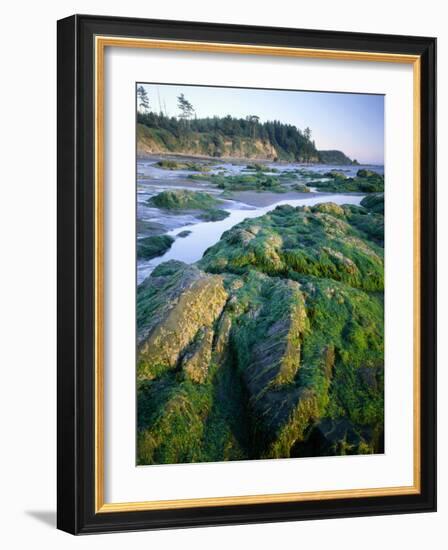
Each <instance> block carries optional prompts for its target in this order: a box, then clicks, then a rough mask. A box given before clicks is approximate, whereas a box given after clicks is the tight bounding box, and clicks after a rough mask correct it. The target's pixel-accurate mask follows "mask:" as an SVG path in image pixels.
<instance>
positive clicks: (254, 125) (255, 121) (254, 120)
mask: <svg viewBox="0 0 448 550" xmlns="http://www.w3.org/2000/svg"><path fill="white" fill-rule="evenodd" d="M246 120H247V121H248V122H249V125H250V127H251V135H252V138H254V139H255V131H256V128H257V124H258V123H259V122H260V117H259V116H257V115H249V116H247V117H246Z"/></svg>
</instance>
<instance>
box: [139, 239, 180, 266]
mask: <svg viewBox="0 0 448 550" xmlns="http://www.w3.org/2000/svg"><path fill="white" fill-rule="evenodd" d="M173 242H174V238H173V237H171V235H153V236H150V237H143V238H142V239H138V241H137V258H138V259H142V260H151V259H152V258H156V257H157V256H162V255H163V254H165V252H166V251H167V250H169V249H170V248H171V245H172V244H173Z"/></svg>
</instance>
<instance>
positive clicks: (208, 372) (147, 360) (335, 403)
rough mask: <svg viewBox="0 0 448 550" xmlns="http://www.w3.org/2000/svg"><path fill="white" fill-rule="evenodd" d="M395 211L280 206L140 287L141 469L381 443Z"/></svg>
mask: <svg viewBox="0 0 448 550" xmlns="http://www.w3.org/2000/svg"><path fill="white" fill-rule="evenodd" d="M381 220H383V221H382V223H384V218H383V216H382V215H381V214H380V213H375V212H372V211H370V210H368V209H367V208H365V207H364V206H353V205H343V206H338V205H335V204H326V205H316V206H313V207H306V208H293V207H291V206H282V207H278V208H277V209H275V210H274V211H272V212H271V213H269V214H267V215H265V216H262V217H260V218H257V219H250V220H245V221H244V222H242V223H240V224H238V225H237V226H235V227H234V228H232V229H231V230H229V231H227V232H226V233H225V234H224V235H223V236H222V238H221V240H220V241H219V243H217V244H216V245H215V246H213V247H211V248H210V249H208V251H207V252H206V254H205V255H204V257H203V259H202V260H201V261H200V262H198V263H197V264H196V265H186V264H183V263H182V262H174V261H171V262H166V263H164V264H161V265H160V266H158V267H157V269H155V270H154V272H153V274H152V275H151V277H149V278H148V279H146V280H145V281H144V283H143V284H142V285H140V287H139V289H138V295H137V324H138V358H139V363H138V377H139V380H138V444H137V449H138V462H139V464H157V463H179V462H203V461H219V460H241V459H250V458H281V457H300V456H325V455H332V454H338V455H340V454H359V453H373V452H382V450H383V449H384V445H383V437H384V435H383V433H384V412H383V411H384V365H383V361H384V359H383V358H384V334H383V331H384V328H383V326H384V306H383V298H382V292H381V290H382V288H383V287H382V281H383V269H384V267H383V249H382V247H381V245H380V243H379V235H378V238H377V234H376V230H377V229H378V228H379V227H380V223H381Z"/></svg>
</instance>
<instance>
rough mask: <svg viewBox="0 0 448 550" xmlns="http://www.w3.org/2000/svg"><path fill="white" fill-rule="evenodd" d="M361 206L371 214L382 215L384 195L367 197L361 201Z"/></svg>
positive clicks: (374, 194) (377, 194)
mask: <svg viewBox="0 0 448 550" xmlns="http://www.w3.org/2000/svg"><path fill="white" fill-rule="evenodd" d="M361 206H364V208H367V210H370V211H371V212H375V213H377V214H383V215H384V193H373V194H371V195H367V196H366V197H364V198H363V199H362V201H361Z"/></svg>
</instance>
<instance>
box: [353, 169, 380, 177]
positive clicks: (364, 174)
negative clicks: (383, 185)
mask: <svg viewBox="0 0 448 550" xmlns="http://www.w3.org/2000/svg"><path fill="white" fill-rule="evenodd" d="M356 175H357V176H358V178H371V177H378V176H379V174H378V173H377V172H374V171H373V170H365V169H364V168H362V169H361V170H358V171H357V172H356Z"/></svg>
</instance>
